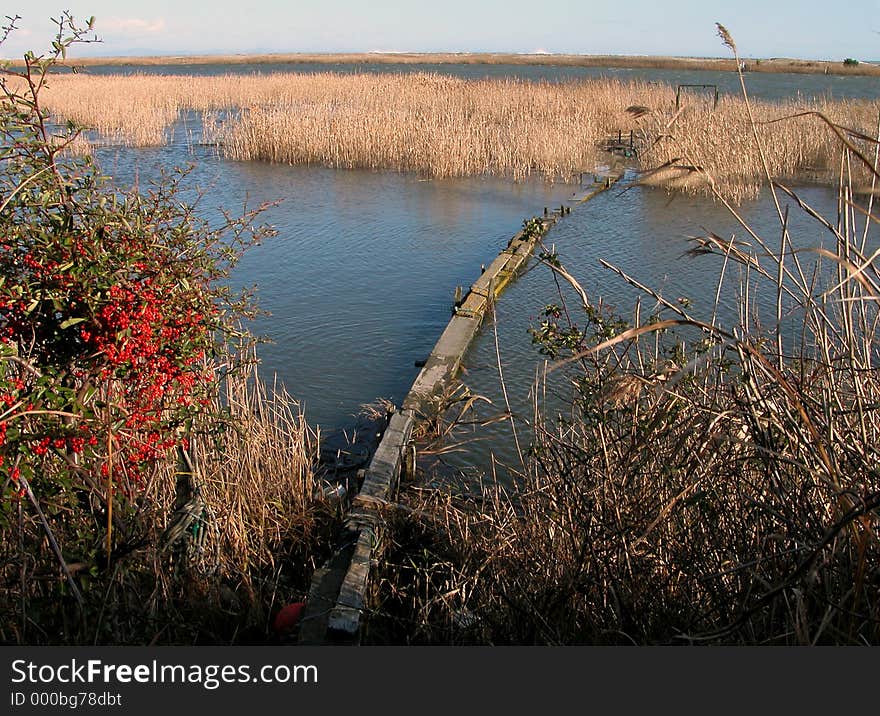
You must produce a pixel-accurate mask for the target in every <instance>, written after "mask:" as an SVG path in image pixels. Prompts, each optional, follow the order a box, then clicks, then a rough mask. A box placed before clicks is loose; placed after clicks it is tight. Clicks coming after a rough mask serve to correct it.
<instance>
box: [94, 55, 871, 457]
mask: <svg viewBox="0 0 880 716" xmlns="http://www.w3.org/2000/svg"><path fill="white" fill-rule="evenodd" d="M107 69H108V68H90V69H89V71H90V72H102V71H106V70H107ZM111 69H112V71H115V72H119V71H120V68H111ZM130 69H131V70H132V71H134V70H137V71H145V72H168V73H175V72H177V73H181V72H198V73H212V74H217V73H223V72H229V71H234V72H257V71H260V72H267V71H292V70H296V71H328V70H335V71H347V72H350V71H376V72H392V71H403V72H414V71H420V70H421V71H424V70H431V71H438V72H449V73H452V74H457V75H459V76H480V77H482V76H486V75H493V76H519V77H530V78H540V79H557V80H558V79H567V78H571V77H593V76H599V75H605V76H631V77H640V78H642V79H649V80H651V81H665V82H670V83H672V84H675V83H678V82H693V83H696V82H700V83H703V82H714V83H717V84H719V86H720V87H721V88H722V89H723V90H725V91H728V90H729V91H734V90H735V86H734V83H735V81H736V78H735V76H734V75H732V74H725V73H694V72H691V73H676V72H668V71H657V70H597V69H591V68H547V67H525V66H509V67H504V66H488V65H466V66H465V65H463V66H450V65H437V66H414V65H400V66H395V65H382V66H375V67H368V66H364V65H351V66H346V67H332V66H316V65H269V66H267V65H254V66H210V65H201V66H193V67H186V68H183V67H180V66H168V67H151V68H143V67H138V68H130ZM707 74H711V75H713V76H712V77H707V76H706V75H707ZM749 82H750V86H751V88H752V92H753V93H754V94H755V95H756V96H768V97H782V96H792V95H795V94H797V93H801V94H805V95H809V94H823V93H832V94H834V95H835V96H838V97H842V96H854V95H857V96H867V97H876V96H880V92H878V86H880V83H878V82H877V80H875V79H872V78H862V77H847V78H841V77H827V76H824V75H766V74H754V75H750V76H749ZM199 129H200V122H199V121H198V117H196V116H194V115H188V116H186V117H183V118H182V119H181V121H180V122H179V123H178V125H177V126H176V127H175V131H174V138H175V139H174V141H173V142H172V143H171V144H170V145H168V146H164V147H157V148H149V149H130V148H112V147H105V148H103V149H100V150H99V153H98V160H99V162H100V164H101V166H102V168H103V170H104V171H105V173H108V174H111V175H113V176H115V177H116V179H117V180H118V181H119V182H121V183H123V184H126V183H132V182H134V181H138V182H140V183H141V184H144V183H146V182H147V181H148V180H150V179H152V178H155V177H157V176H158V174H159V171H160V169H161V168H163V167H164V168H166V169H167V168H170V167H173V166H180V165H184V164H187V163H190V162H193V163H194V169H193V172H192V175H191V177H190V185H191V186H192V187H193V191H195V189H196V188H197V187H198V188H201V189H202V190H204V191H205V196H204V198H203V199H202V203H201V207H202V209H201V210H202V211H203V212H207V213H208V214H209V215H212V214H213V215H217V214H216V211H217V209H218V207H226V208H229V209H232V210H235V209H237V208H239V207H241V206H242V204H243V203H244V202H245V201H246V202H247V204H248V206H255V205H257V204H259V203H261V202H263V201H280V202H281V203H280V204H279V205H278V206H277V207H274V208H272V209H270V210H268V211H267V212H266V214H265V215H264V217H263V219H264V221H265V222H267V223H270V224H272V225H274V226H275V227H276V229H277V230H278V236H277V237H276V238H274V239H271V240H269V241H267V242H266V243H265V244H264V245H262V246H259V247H256V248H254V249H253V250H251V252H250V253H249V254H248V255H246V257H245V258H244V259H243V260H242V262H241V264H240V265H239V266H238V268H237V269H236V271H235V274H234V277H233V278H234V282H235V283H236V284H237V285H240V286H251V285H255V286H256V287H257V295H258V298H259V301H260V305H261V307H262V308H263V309H265V310H267V311H269V312H270V313H271V317H268V318H264V319H260V320H258V321H257V322H256V323H255V325H254V326H253V329H254V330H255V331H256V332H257V333H258V334H261V335H265V336H268V337H269V338H271V339H272V340H273V341H274V343H273V344H271V345H267V346H263V347H262V349H261V357H262V360H263V363H264V366H265V368H266V373H267V375H271V373H273V372H274V373H277V374H278V376H279V377H280V378H281V379H282V381H283V382H284V383H285V384H286V385H287V387H288V389H289V390H290V391H291V393H292V394H293V395H294V396H296V397H297V398H299V399H300V400H301V401H302V402H303V404H304V405H305V409H306V414H307V417H308V418H309V419H310V421H311V422H313V423H317V424H321V425H323V426H327V427H333V426H339V425H343V424H346V423H348V422H350V421H351V419H352V416H354V415H355V414H356V413H357V412H358V410H359V408H360V406H361V405H362V404H365V403H369V402H372V401H374V400H375V399H377V398H380V397H381V398H387V399H389V400H391V401H393V402H396V403H398V404H399V402H400V401H401V400H402V398H403V397H404V395H405V394H406V392H407V390H408V389H409V387H410V385H411V383H412V380H413V379H414V378H415V376H416V374H417V372H418V369H417V368H416V367H415V365H414V363H415V361H418V360H421V359H424V358H425V357H426V356H427V355H428V353H429V352H430V350H431V348H432V347H433V345H434V343H435V341H436V339H437V338H438V337H439V335H440V332H441V331H442V329H443V327H444V326H445V324H446V322H447V321H448V318H449V306H450V302H451V297H452V294H453V291H454V288H455V286H456V285H464V286H467V285H470V283H472V281H473V280H474V279H475V278H476V277H477V276H478V275H479V268H480V264H483V263H485V264H488V263H489V262H490V261H491V260H492V259H493V258H494V257H495V255H496V254H497V253H498V251H499V250H500V249H501V248H502V247H503V246H505V245H506V243H507V241H508V239H509V238H510V237H511V236H512V235H513V234H514V233H516V232H517V231H518V230H519V228H520V227H521V225H522V221H523V219H524V218H526V217H529V216H532V215H534V214H537V213H540V212H541V210H542V208H543V207H545V206H558V205H559V204H560V203H562V202H563V201H565V200H566V199H568V198H569V197H570V196H571V195H572V192H573V191H574V190H576V189H577V187H573V186H570V185H564V184H555V185H553V184H545V183H544V182H541V181H532V182H525V183H513V182H511V181H506V180H496V179H455V180H430V181H426V180H422V179H420V178H419V177H418V176H415V175H412V174H396V173H391V172H385V173H382V172H369V171H346V170H330V169H323V168H316V167H288V166H281V165H270V164H262V163H243V162H231V161H226V160H222V159H218V158H217V157H216V156H214V155H213V154H212V150H210V149H209V148H204V147H199V146H198V144H197V143H198V139H199V138H198V131H199ZM808 194H809V195H810V196H811V198H812V199H813V200H815V201H817V202H818V203H820V204H822V203H823V202H824V203H825V204H826V205H827V204H828V203H829V202H830V201H831V195H830V193H829V192H827V191H824V190H820V189H810V190H808ZM769 207H770V205H769V204H768V203H767V202H766V201H765V200H759V201H757V202H752V203H750V204H748V205H746V207H744V212H745V214H746V215H747V216H749V217H750V219H751V220H753V221H755V222H756V224H757V225H759V226H767V225H772V222H773V215H772V213H771V212H770V211H769ZM701 227H705V228H707V229H712V230H714V231H716V232H717V233H719V234H721V235H725V233H727V234H729V233H731V232H736V233H740V230H739V229H738V228H737V227H736V226H735V225H734V223H733V222H732V220H731V218H730V217H729V216H727V215H726V213H725V212H724V210H723V209H722V208H720V207H718V206H715V205H713V204H711V203H709V202H706V201H698V200H694V199H687V198H681V197H680V198H678V199H676V200H675V201H674V202H672V203H670V201H669V198H668V197H667V196H666V195H665V194H664V193H663V192H658V191H650V190H641V189H634V190H631V191H628V192H625V193H620V192H619V191H612V192H608V193H606V194H604V195H602V196H601V197H600V198H599V199H597V200H595V201H594V202H591V203H589V204H586V205H584V206H582V207H579V208H577V209H575V210H573V211H572V213H571V215H570V216H569V217H567V218H566V219H565V220H564V221H563V222H561V223H560V224H559V225H558V226H557V227H556V228H555V229H554V230H553V231H552V232H551V234H550V235H549V237H548V239H547V240H548V242H550V243H553V244H555V245H556V246H557V248H558V249H559V251H560V255H561V257H562V259H563V260H564V261H565V263H566V265H567V266H569V268H570V269H571V270H572V272H573V273H574V274H575V275H576V276H577V277H578V278H579V279H580V280H581V281H582V282H583V284H584V287H585V288H586V289H587V290H588V291H589V292H590V293H591V295H595V296H600V295H601V296H602V297H603V298H604V299H605V300H607V301H609V302H610V303H613V304H614V305H616V306H617V307H618V308H619V309H620V310H621V311H622V312H624V313H625V312H626V311H628V310H629V306H631V304H632V301H633V298H634V292H633V291H632V290H630V289H629V288H628V287H626V286H625V285H624V284H622V282H621V281H620V280H619V279H617V278H615V277H614V276H612V275H611V274H610V273H608V272H607V271H604V270H602V269H601V268H600V267H599V266H598V263H597V260H598V258H599V257H603V258H607V259H608V260H610V261H612V262H615V263H617V264H619V265H620V266H621V268H623V269H624V270H627V271H630V272H631V273H632V274H633V275H635V276H637V277H639V278H640V279H641V280H644V281H645V282H647V283H649V284H650V285H652V286H653V287H655V288H660V289H662V291H663V293H664V295H667V296H670V297H674V298H677V297H678V296H688V297H689V298H690V299H691V300H693V301H694V302H695V303H697V304H699V303H700V302H703V303H705V301H706V300H707V298H708V297H710V296H711V295H713V294H714V290H715V280H716V276H717V273H716V269H715V266H714V265H713V264H712V259H711V258H703V259H687V260H685V259H683V258H682V254H683V252H684V251H685V250H686V248H687V243H686V239H685V237H686V236H688V235H692V234H698V233H701V232H702V231H703V230H704V229H702V228H701ZM810 230H811V231H812V230H814V229H813V228H812V227H811V229H810ZM554 300H555V288H554V284H553V281H552V277H551V276H550V275H549V273H547V271H546V270H544V269H539V270H535V271H532V272H531V273H529V274H528V275H527V276H526V277H525V278H524V279H522V280H521V281H519V282H518V283H516V284H515V285H514V286H513V287H512V288H511V289H509V290H508V292H507V293H506V294H505V296H504V298H503V300H502V301H501V303H500V304H499V306H498V315H499V319H500V320H499V332H500V348H501V353H502V361H503V365H504V370H505V373H506V377H507V378H508V381H509V384H510V385H515V386H517V389H518V394H516V395H514V396H512V397H513V399H514V401H515V405H514V409H515V410H516V411H517V412H526V413H527V412H528V410H527V407H528V395H527V389H526V386H528V385H529V384H530V383H531V380H532V377H533V375H534V370H535V366H536V365H537V364H538V363H539V356H538V354H537V351H536V350H535V349H534V348H533V347H532V346H531V343H530V339H529V336H528V333H527V329H528V327H529V325H531V318H532V317H535V316H537V315H538V313H539V312H540V310H541V307H542V306H543V305H545V304H546V303H548V302H551V301H554ZM495 363H496V361H495V347H494V339H493V334H492V331H491V328H488V329H487V330H485V331H484V332H483V334H482V336H481V337H480V339H479V340H478V342H477V344H476V345H475V347H474V350H473V351H472V353H471V355H470V356H469V357H468V360H467V366H466V367H467V374H466V381H467V382H468V384H469V385H470V387H471V388H472V389H473V390H475V391H476V392H479V393H483V394H486V395H487V396H489V397H491V398H492V399H493V401H494V402H495V404H496V405H500V404H501V403H500V400H499V398H500V396H499V391H498V379H497V369H496V368H495ZM502 429H503V428H502V427H499V426H496V432H498V431H499V430H502ZM490 434H491V431H490ZM502 442H504V441H502ZM488 449H493V448H484V447H480V448H478V449H477V451H476V452H470V453H467V454H464V455H462V456H461V457H460V459H461V460H463V462H464V463H465V464H468V463H472V462H485V459H486V455H487V451H488ZM507 457H508V458H509V455H508V456H507Z"/></svg>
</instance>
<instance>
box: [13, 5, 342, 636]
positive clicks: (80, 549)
mask: <svg viewBox="0 0 880 716" xmlns="http://www.w3.org/2000/svg"><path fill="white" fill-rule="evenodd" d="M57 23H58V36H57V38H56V41H55V42H54V43H53V51H52V52H51V53H50V54H49V55H45V56H37V55H34V54H33V53H28V54H27V55H26V56H25V58H24V66H23V68H21V69H18V70H16V69H10V68H6V69H3V70H2V73H3V74H2V75H0V137H2V141H0V491H2V494H0V534H2V541H0V543H2V547H0V573H2V578H3V593H4V595H5V597H4V599H3V600H2V606H0V614H2V622H0V639H2V640H3V641H6V642H16V643H41V642H49V643H80V642H88V643H93V642H99V643H131V642H135V643H145V642H149V641H151V640H162V641H172V642H173V641H178V640H183V641H191V640H193V639H208V640H219V641H223V640H225V639H232V638H234V634H235V632H236V631H237V630H240V629H244V628H249V627H250V628H253V627H255V624H259V623H260V622H262V623H263V624H265V623H266V621H267V620H266V616H265V612H266V611H267V610H268V609H269V603H268V601H266V600H268V599H269V597H268V596H267V595H268V594H271V593H272V592H274V591H275V590H277V588H278V581H277V580H278V579H279V578H280V571H279V570H280V565H279V564H278V561H279V559H281V555H283V554H284V553H285V551H286V552H288V553H291V552H292V553H298V558H297V561H298V562H300V563H301V564H302V565H303V567H301V566H300V565H299V564H298V565H297V566H296V568H295V569H293V570H291V571H292V572H296V574H290V575H288V576H286V577H285V580H287V579H289V580H290V581H291V584H296V585H297V587H296V588H297V589H298V590H302V588H303V584H304V583H305V580H306V579H307V576H306V575H304V574H302V572H303V571H304V569H307V568H308V567H307V565H308V563H309V561H310V560H314V559H315V557H314V555H313V554H312V551H313V550H315V549H317V547H316V540H314V539H313V536H314V535H315V534H317V533H319V532H320V526H319V525H318V523H320V522H321V520H322V519H324V518H325V517H326V520H325V521H326V522H327V523H328V524H329V523H331V522H332V519H333V518H332V510H329V509H328V510H326V511H325V512H324V513H322V509H323V508H322V504H323V503H322V501H321V500H320V499H317V498H314V497H313V495H314V492H315V490H314V489H313V484H312V471H311V468H312V460H313V456H314V453H315V447H316V446H315V439H314V436H313V435H312V434H311V432H310V430H309V429H308V427H307V426H306V424H305V422H304V420H303V419H302V416H301V415H300V414H299V411H298V409H297V407H296V405H295V404H294V403H292V401H291V400H290V399H289V398H288V397H287V396H286V393H284V392H283V391H281V390H277V391H274V392H270V391H267V390H266V389H265V388H264V387H263V386H262V383H261V382H260V379H259V376H258V375H256V373H255V371H254V368H253V366H254V365H255V362H256V361H255V358H254V356H253V354H252V351H251V350H250V349H249V348H247V347H246V346H248V345H249V344H250V343H251V342H252V339H251V338H250V336H249V335H248V334H247V333H246V332H244V331H243V330H242V329H241V328H240V323H241V321H242V319H243V318H246V317H247V316H248V315H250V313H251V312H252V310H253V307H252V305H251V303H250V301H249V299H248V297H247V296H246V295H236V294H234V293H233V292H232V291H231V290H230V289H229V287H228V282H227V281H226V279H227V278H228V277H229V272H230V270H231V268H232V267H233V266H234V264H235V262H236V260H237V258H238V257H239V256H240V255H241V252H242V251H243V250H245V249H246V248H247V247H248V246H251V245H253V244H255V243H257V242H259V241H260V240H261V239H262V238H264V237H266V236H268V235H270V234H271V231H270V230H269V229H267V228H263V227H258V226H256V225H255V223H254V222H255V219H256V217H257V215H258V213H259V212H258V211H255V212H250V213H247V214H245V215H244V216H243V217H241V218H234V217H231V216H228V215H226V216H224V219H223V220H222V221H221V222H213V223H212V224H210V225H209V224H208V222H207V220H205V219H203V218H199V217H198V216H197V215H196V213H195V211H194V209H193V207H192V206H191V205H190V204H187V203H186V202H184V201H182V199H181V182H182V181H183V178H184V176H185V173H183V172H176V173H175V174H174V175H169V176H167V177H165V179H164V181H163V182H162V183H161V184H157V185H155V186H154V187H153V188H152V189H151V190H149V191H147V192H137V191H131V192H124V191H122V190H121V189H119V188H117V187H114V186H112V185H111V184H109V183H108V182H107V181H106V180H105V179H104V178H103V177H101V175H100V173H99V171H98V169H97V167H96V166H95V165H94V163H93V162H92V161H91V159H90V158H89V157H88V156H81V155H77V154H71V153H69V152H68V151H67V150H68V148H69V147H71V146H72V145H73V144H74V143H75V142H76V141H77V140H78V138H79V136H80V131H81V130H80V129H79V128H78V126H77V125H75V124H74V123H72V122H68V123H66V124H59V123H57V122H56V121H55V120H54V119H53V118H52V116H51V115H50V113H49V112H48V111H47V110H46V109H45V108H44V105H43V101H42V100H43V95H44V92H45V90H46V88H47V87H48V86H49V84H50V83H51V82H52V81H53V79H54V78H53V76H52V74H51V70H52V68H53V67H54V65H55V64H56V62H57V61H58V60H59V58H61V57H63V56H64V55H65V54H66V51H67V49H68V47H69V46H70V45H71V44H73V43H75V42H84V41H89V40H90V39H92V35H91V32H90V26H89V28H80V27H78V26H77V25H76V24H75V23H74V21H73V19H72V18H71V17H70V16H69V15H67V14H65V15H64V16H63V17H62V18H61V19H59V20H58V21H57ZM14 25H15V21H14V20H13V22H12V23H11V24H10V26H9V27H7V28H6V29H5V33H6V35H8V33H9V32H12V31H13V30H14ZM241 346H245V348H243V349H241V348H239V347H241ZM322 514H323V517H322ZM273 571H274V572H275V580H276V581H275V583H274V584H272V583H271V582H270V583H268V584H266V583H264V580H266V579H267V575H271V574H272V573H273ZM218 594H219V595H226V596H225V602H224V603H225V605H226V609H229V608H230V606H231V605H232V604H235V605H236V608H235V609H233V611H232V613H231V614H229V613H225V612H223V611H222V610H221V607H220V604H221V602H223V601H224V600H221V599H219V597H218ZM212 602H213V605H211V603H212ZM206 604H208V605H211V606H207V607H206V606H205V605H206ZM218 610H221V611H220V613H219V614H218ZM224 621H225V622H227V624H224V625H223V626H218V625H217V623H218V622H219V623H220V624H223V622H224ZM258 631H259V630H258ZM263 634H264V636H265V630H263Z"/></svg>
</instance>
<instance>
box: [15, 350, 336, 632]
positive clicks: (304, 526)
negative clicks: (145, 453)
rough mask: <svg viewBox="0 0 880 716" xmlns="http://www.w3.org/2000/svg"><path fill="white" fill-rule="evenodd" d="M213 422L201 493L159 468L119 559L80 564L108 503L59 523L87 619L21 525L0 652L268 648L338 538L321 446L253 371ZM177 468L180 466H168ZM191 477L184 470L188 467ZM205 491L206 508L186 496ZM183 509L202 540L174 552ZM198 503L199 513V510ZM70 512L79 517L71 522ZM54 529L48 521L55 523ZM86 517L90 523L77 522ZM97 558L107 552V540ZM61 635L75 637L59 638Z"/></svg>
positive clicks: (125, 533)
mask: <svg viewBox="0 0 880 716" xmlns="http://www.w3.org/2000/svg"><path fill="white" fill-rule="evenodd" d="M215 409H216V410H218V411H220V410H221V409H222V410H225V411H226V422H225V426H223V427H218V426H217V425H216V424H214V425H213V426H210V429H207V428H208V427H209V426H205V428H204V429H196V430H195V432H194V437H193V440H192V446H191V455H192V458H191V459H192V462H193V464H194V466H195V480H194V485H190V486H188V488H187V490H186V491H184V492H183V493H181V492H180V490H179V489H178V488H179V485H178V484H177V478H176V477H175V471H176V470H177V469H179V466H178V464H177V463H176V462H174V461H172V462H169V463H168V464H167V465H165V466H162V467H160V469H159V471H158V473H157V474H156V476H155V477H154V478H153V479H152V480H150V481H149V483H148V485H147V487H146V489H145V491H144V493H143V494H142V495H141V496H140V498H139V499H138V501H137V508H136V509H135V510H134V511H132V510H131V509H122V508H121V505H117V509H116V514H118V515H119V517H118V520H117V521H116V526H115V535H116V536H115V541H116V546H115V547H114V558H113V561H112V563H111V565H110V567H108V566H107V560H106V557H105V555H104V554H103V552H102V551H101V548H100V547H98V548H97V550H96V551H94V553H92V554H89V553H88V550H87V549H86V551H85V553H83V554H78V553H76V552H73V551H71V545H77V549H84V548H83V547H82V540H81V535H80V533H79V532H77V530H82V529H86V528H88V529H90V530H92V531H94V530H95V529H97V530H98V532H100V527H96V525H101V524H102V520H103V521H106V517H105V516H102V515H103V509H102V506H101V505H102V502H101V500H100V499H98V498H99V496H97V495H96V496H94V497H91V498H90V497H87V496H86V492H87V488H83V489H82V490H81V489H79V488H77V487H76V486H75V485H74V486H73V487H72V488H71V490H72V492H73V493H74V494H80V493H81V492H82V495H83V496H82V498H81V499H83V500H86V501H89V500H91V503H92V507H91V510H89V509H88V508H85V509H83V510H82V512H83V513H84V518H83V519H85V520H86V522H87V523H88V524H87V525H85V524H82V523H80V522H76V521H75V520H74V519H73V515H74V514H79V513H74V512H72V511H69V510H62V511H59V512H58V513H57V515H55V516H54V517H52V516H50V526H51V529H52V530H53V532H54V534H55V536H56V538H57V540H58V542H59V544H60V545H61V547H62V549H63V550H64V552H65V556H66V558H67V560H68V562H69V563H70V565H71V570H72V571H73V574H74V578H75V579H76V582H77V585H78V586H79V589H80V591H81V592H82V594H83V597H84V604H85V611H84V612H79V611H78V610H77V607H76V603H75V602H74V601H73V600H72V599H71V598H70V595H69V594H66V590H65V589H63V579H62V578H61V577H60V574H59V571H58V566H57V563H56V560H55V557H54V555H53V554H52V553H51V551H50V550H49V548H48V546H47V545H46V543H45V539H44V535H43V531H42V529H41V528H40V526H39V525H38V524H37V522H36V519H35V518H31V517H29V516H28V515H27V512H26V511H25V512H24V513H23V516H22V520H21V522H20V523H19V524H10V525H7V526H6V527H5V529H4V531H3V535H2V536H3V539H2V540H0V544H2V549H0V565H2V572H0V573H2V578H3V585H2V591H0V594H2V596H3V599H2V602H3V605H4V606H3V608H2V610H0V614H2V620H0V640H2V641H4V642H7V643H28V644H37V643H48V644H60V643H92V642H95V643H101V644H143V643H150V642H155V643H193V642H208V643H214V642H219V643H230V642H237V641H241V640H242V639H246V640H252V641H256V642H258V643H259V642H266V641H267V640H269V639H270V634H269V632H268V628H267V625H268V622H269V614H270V612H271V611H272V610H273V607H276V606H277V605H278V603H285V602H288V601H295V600H297V599H302V598H303V597H304V596H305V594H306V592H307V590H308V585H309V580H310V579H311V575H312V573H313V571H314V570H315V569H316V568H317V567H318V566H319V565H320V563H321V562H322V561H323V559H324V558H325V557H326V551H327V550H328V549H329V547H330V546H331V545H332V543H333V537H334V535H335V532H336V530H337V529H338V527H339V514H338V510H339V506H338V504H336V503H331V502H330V501H328V500H326V499H325V498H324V496H323V492H322V490H321V489H320V486H319V485H318V484H316V483H317V481H316V479H315V477H314V472H313V469H314V467H315V461H316V457H317V454H318V436H317V435H316V434H315V433H314V432H313V431H312V430H311V428H309V427H308V425H307V424H306V422H305V419H304V417H303V415H302V414H301V412H300V410H299V407H298V405H297V404H296V403H295V402H294V401H293V400H292V399H291V398H290V397H289V396H288V395H287V393H286V392H285V391H284V390H283V389H281V388H280V387H279V386H275V387H274V389H272V390H269V389H267V387H266V386H265V385H264V384H263V383H262V382H261V381H260V379H259V376H258V374H257V371H256V367H255V366H252V367H251V368H250V369H248V370H245V371H244V372H236V373H233V374H230V375H228V376H227V377H226V378H225V380H224V382H223V394H222V395H219V396H218V403H217V405H216V406H215ZM171 457H173V456H171ZM183 467H185V466H183ZM191 487H196V488H198V490H199V493H200V497H201V501H198V496H197V494H196V493H192V492H190V491H189V488H191ZM180 500H185V501H189V505H190V506H191V505H194V504H198V507H197V508H196V509H195V513H196V514H198V515H201V517H202V521H201V522H196V523H195V524H199V525H200V526H201V529H200V530H199V535H200V537H199V538H198V539H196V538H194V537H193V531H192V530H193V528H192V527H190V530H189V531H188V532H186V534H187V537H186V538H185V539H184V540H183V541H178V542H176V543H175V542H173V541H172V540H170V539H169V535H170V534H173V531H171V530H170V526H171V525H172V524H174V523H175V521H176V516H177V515H178V514H180V513H179V512H175V508H176V507H180V506H181V505H180V504H179V501H180ZM192 500H195V501H192ZM67 512H70V516H68V517H65V514H67ZM50 515H51V512H50ZM80 516H81V517H82V515H80ZM98 538H99V539H97V540H96V544H103V542H102V540H103V537H102V536H101V535H100V534H99V535H98ZM62 624H66V626H65V627H63V628H62V626H61V625H62Z"/></svg>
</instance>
